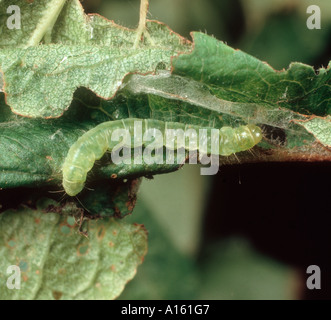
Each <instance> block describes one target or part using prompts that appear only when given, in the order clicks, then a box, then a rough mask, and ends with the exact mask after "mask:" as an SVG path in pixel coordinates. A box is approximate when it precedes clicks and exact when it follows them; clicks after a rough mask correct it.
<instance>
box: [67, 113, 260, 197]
mask: <svg viewBox="0 0 331 320" xmlns="http://www.w3.org/2000/svg"><path fill="white" fill-rule="evenodd" d="M135 121H140V123H141V127H142V134H144V132H146V131H147V130H148V129H157V130H159V131H160V132H161V133H162V135H163V138H164V137H165V133H166V132H167V130H169V129H170V130H172V129H173V130H177V129H181V130H184V131H186V130H188V129H193V130H196V131H197V132H199V130H201V129H205V130H206V132H207V133H208V136H207V140H206V142H204V143H205V145H204V146H205V147H206V148H207V149H206V150H207V153H208V154H210V153H211V148H210V146H211V132H212V130H216V129H213V128H202V127H199V126H195V125H188V124H182V123H178V122H164V121H159V120H149V119H148V120H147V119H145V120H142V119H133V118H130V119H124V120H116V121H109V122H104V123H101V124H100V125H98V126H96V127H95V128H93V129H91V130H89V131H88V132H86V133H85V134H83V135H82V136H81V137H80V138H79V139H78V140H77V141H76V142H75V143H74V144H73V145H72V146H71V148H70V150H69V152H68V154H67V157H66V159H65V161H64V164H63V167H62V171H63V187H64V190H65V192H66V193H67V194H68V195H70V196H75V195H76V194H78V193H79V192H81V191H82V190H83V188H84V183H85V180H86V176H87V173H88V172H89V171H90V170H91V169H92V167H93V165H94V162H95V161H96V160H99V159H100V158H101V157H102V156H103V155H104V154H105V153H106V151H107V150H110V151H114V148H115V147H116V145H117V146H118V142H114V141H111V137H112V133H113V132H114V130H116V129H125V130H127V132H128V133H129V134H130V137H132V139H133V140H132V141H134V143H133V145H134V147H142V146H146V143H144V142H143V141H142V140H141V138H140V140H139V137H135V136H134V134H135V130H134V124H135ZM219 138H220V139H219V148H218V149H219V152H218V155H221V156H228V155H231V154H233V153H236V152H240V151H244V150H248V149H251V148H252V147H253V146H255V145H256V144H258V143H259V142H260V141H261V139H262V132H261V129H260V128H259V127H257V126H255V125H252V124H249V125H246V126H240V127H237V128H231V127H223V128H221V129H220V130H219ZM165 140H166V139H165V138H164V139H163V141H165ZM164 146H165V147H167V148H174V144H172V147H171V144H169V143H167V142H164ZM178 147H184V148H185V150H187V151H191V150H192V149H193V148H194V147H193V146H192V144H190V143H189V140H188V139H187V138H185V140H184V144H183V145H180V146H179V145H178V140H177V145H175V148H178ZM199 148H201V142H200V144H199ZM194 149H195V150H197V148H196V147H195V148H194ZM192 151H194V150H192Z"/></svg>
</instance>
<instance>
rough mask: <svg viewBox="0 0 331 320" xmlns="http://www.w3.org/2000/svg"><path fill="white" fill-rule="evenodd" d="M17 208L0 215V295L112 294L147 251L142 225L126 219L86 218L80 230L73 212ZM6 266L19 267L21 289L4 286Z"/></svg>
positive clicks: (72, 296) (59, 296) (100, 296)
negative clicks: (64, 213) (80, 231)
mask: <svg viewBox="0 0 331 320" xmlns="http://www.w3.org/2000/svg"><path fill="white" fill-rule="evenodd" d="M50 204H52V202H50V201H49V200H44V201H41V202H40V203H39V205H38V209H37V210H31V209H28V208H21V209H20V210H19V211H6V212H5V213H3V214H1V215H0V228H1V232H0V234H1V236H0V248H1V261H0V279H1V283H2V284H4V285H3V286H2V289H1V291H0V298H1V299H4V300H7V299H24V300H29V299H57V300H58V299H91V297H93V298H94V299H114V298H116V297H117V296H118V295H119V294H120V293H121V292H122V290H123V288H124V286H125V284H126V283H127V282H128V281H129V280H131V279H132V278H133V277H134V275H135V273H136V269H137V266H138V265H139V264H140V263H141V262H142V260H143V258H144V256H145V254H146V250H147V243H146V241H147V233H146V230H145V229H144V227H143V226H141V225H137V224H132V225H131V224H127V223H125V222H124V221H121V220H116V219H109V220H97V221H96V220H90V221H88V222H87V223H86V224H85V225H83V228H86V230H87V231H88V238H86V237H84V236H83V235H81V234H79V233H78V228H77V221H75V218H74V217H73V216H60V215H59V214H55V213H45V208H47V206H49V205H50ZM10 265H17V266H19V267H20V269H21V288H20V289H19V290H17V289H8V288H7V286H6V285H5V284H6V281H7V279H8V278H9V276H10V275H8V274H6V270H7V268H8V267H9V266H10Z"/></svg>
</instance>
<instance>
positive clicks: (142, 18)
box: [133, 0, 153, 48]
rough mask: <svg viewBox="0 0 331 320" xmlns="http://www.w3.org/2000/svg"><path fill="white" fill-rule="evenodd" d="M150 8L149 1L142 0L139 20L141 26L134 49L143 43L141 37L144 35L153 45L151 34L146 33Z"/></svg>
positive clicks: (138, 29)
mask: <svg viewBox="0 0 331 320" xmlns="http://www.w3.org/2000/svg"><path fill="white" fill-rule="evenodd" d="M148 8H149V0H141V1H140V18H139V25H138V28H137V30H136V33H137V35H136V39H135V41H134V45H133V47H134V48H137V47H138V44H139V42H140V41H141V37H142V35H143V34H145V35H146V38H147V39H148V40H149V41H150V42H151V44H153V40H152V39H151V37H150V35H149V33H148V32H147V31H146V20H147V13H148Z"/></svg>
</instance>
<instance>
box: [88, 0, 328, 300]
mask: <svg viewBox="0 0 331 320" xmlns="http://www.w3.org/2000/svg"><path fill="white" fill-rule="evenodd" d="M82 4H83V6H84V7H85V10H86V11H87V12H89V13H99V14H101V15H103V16H105V17H106V18H108V19H111V20H114V21H115V22H116V23H118V24H121V25H124V26H127V27H131V28H134V27H135V26H136V25H137V23H138V16H139V5H140V1H139V0H93V1H92V0H91V1H90V0H84V1H82ZM311 4H315V5H319V6H320V8H321V12H322V29H321V30H309V29H308V28H307V27H306V20H307V18H308V16H309V15H308V14H307V13H306V10H307V7H308V6H309V5H311ZM149 19H155V20H159V21H162V22H164V23H166V24H168V25H169V26H170V28H171V29H173V30H174V31H175V32H177V33H179V34H181V35H184V36H186V37H190V32H191V31H202V32H206V33H208V34H210V35H214V36H215V37H216V38H217V39H219V40H222V41H224V42H226V43H227V44H228V45H230V46H232V47H234V48H239V49H240V50H243V51H245V52H247V53H250V54H252V55H254V56H255V57H257V58H259V59H261V60H263V61H266V62H268V63H269V64H270V65H271V66H272V67H274V68H275V69H278V70H281V69H283V68H287V67H288V66H289V64H290V63H291V62H293V61H299V62H303V63H307V64H310V65H313V66H314V67H315V68H316V69H318V68H320V67H321V66H325V67H326V66H327V64H328V62H329V60H330V57H331V41H330V39H331V1H330V0H315V1H313V2H311V1H308V0H241V1H240V0H150V13H149ZM199 170H200V168H199V167H198V166H190V165H187V166H186V167H185V168H184V169H182V170H180V171H178V172H176V173H172V174H168V175H163V176H156V177H155V178H154V179H153V180H146V179H145V180H144V181H143V184H142V188H141V191H140V192H139V200H138V203H137V207H136V209H135V212H134V214H133V215H132V216H131V217H128V218H127V219H129V220H130V221H133V222H138V223H143V224H144V225H145V226H146V227H147V230H148V231H149V252H148V255H147V257H146V259H145V261H144V263H143V264H142V266H140V267H139V269H138V273H137V276H136V277H135V278H134V280H133V281H131V282H130V283H129V284H128V285H127V287H126V288H125V290H124V292H123V294H122V295H121V297H120V298H121V299H300V298H303V297H304V294H303V289H302V288H303V287H304V286H305V278H304V277H303V276H302V270H301V271H300V270H298V269H297V267H296V266H295V264H288V263H284V261H283V262H281V261H280V260H279V259H276V258H272V257H271V256H272V255H271V254H270V255H269V254H268V252H267V253H266V252H263V253H262V252H260V251H259V250H258V249H257V248H256V247H255V246H254V244H253V243H251V242H250V240H249V239H248V238H246V237H245V236H243V235H242V234H236V233H235V232H234V233H231V232H229V233H228V234H229V235H227V236H225V235H222V234H221V233H222V232H221V231H220V235H219V236H217V237H215V236H210V234H208V232H209V231H208V230H209V229H210V228H209V227H208V223H210V222H208V221H210V219H209V220H208V219H207V218H206V216H207V214H208V215H211V214H213V215H216V216H220V217H224V216H226V215H231V214H232V212H231V211H230V210H229V209H224V210H222V203H218V206H217V208H218V209H217V210H215V209H211V208H215V206H213V205H211V204H210V202H213V201H214V202H215V200H216V201H218V199H217V198H216V199H215V192H217V190H215V186H217V184H216V183H215V180H216V179H222V177H224V176H222V175H223V172H224V170H225V171H226V170H227V169H226V168H225V169H224V170H223V168H221V172H220V173H219V174H218V175H217V176H216V177H207V176H201V175H200V171H199ZM234 175H235V177H234V179H235V180H236V181H237V182H236V183H237V184H238V185H240V184H241V180H242V179H243V180H245V176H241V174H240V170H239V169H238V170H234ZM243 175H245V173H243ZM212 191H213V194H214V196H212ZM219 192H223V191H222V190H219ZM240 197H241V196H240V194H238V199H239V200H238V201H240ZM223 199H224V198H223ZM228 207H229V206H226V208H228ZM213 210H214V211H215V212H212V213H211V212H210V211H213ZM255 210H256V209H255V208H254V203H248V204H247V211H246V212H245V214H246V215H250V213H251V212H254V211H255ZM214 220H215V219H214ZM214 220H212V221H214ZM216 221H218V220H217V219H216ZM220 223H221V224H222V218H221V219H220ZM215 228H216V229H217V225H214V226H213V229H214V230H215ZM214 233H215V232H214ZM280 233H281V231H280Z"/></svg>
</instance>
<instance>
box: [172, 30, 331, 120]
mask: <svg viewBox="0 0 331 320" xmlns="http://www.w3.org/2000/svg"><path fill="white" fill-rule="evenodd" d="M193 36H194V50H193V51H192V53H191V54H183V55H180V56H179V57H177V58H174V60H173V65H174V71H173V72H174V74H178V75H181V76H185V77H190V78H193V79H195V80H197V81H200V82H202V83H204V84H206V85H208V86H209V87H210V90H211V91H212V93H213V94H214V95H215V96H217V97H219V98H224V99H225V100H230V101H243V102H250V103H260V104H261V103H264V104H267V103H271V104H277V105H278V106H281V107H284V108H288V109H291V110H293V111H296V112H300V113H302V114H315V115H326V114H330V113H331V101H330V99H329V97H330V95H331V88H330V82H331V73H330V72H329V71H330V66H331V63H330V64H329V67H328V68H327V69H324V68H321V69H319V73H318V74H316V73H315V71H314V69H313V68H312V67H311V66H308V65H305V64H302V63H292V64H291V65H290V68H289V69H288V70H286V71H276V70H274V69H273V68H272V67H270V66H269V65H268V64H266V63H265V62H262V61H260V60H258V59H256V58H254V57H253V56H250V55H248V54H246V53H244V52H242V51H240V50H235V49H233V48H231V47H229V46H227V45H226V44H224V43H222V42H221V41H218V40H217V39H215V38H213V37H210V36H207V35H205V34H203V33H193Z"/></svg>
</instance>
